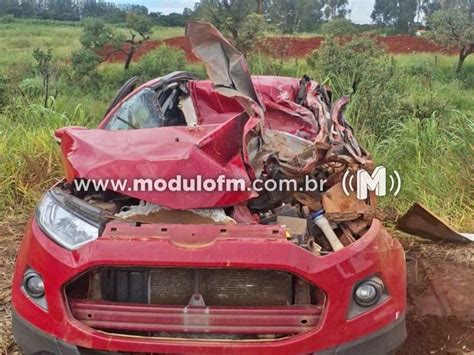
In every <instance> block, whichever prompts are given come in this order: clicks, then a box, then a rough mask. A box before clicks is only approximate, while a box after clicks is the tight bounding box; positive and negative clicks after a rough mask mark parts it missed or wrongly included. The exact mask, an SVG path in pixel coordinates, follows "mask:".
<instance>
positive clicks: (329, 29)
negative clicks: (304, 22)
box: [321, 18, 359, 36]
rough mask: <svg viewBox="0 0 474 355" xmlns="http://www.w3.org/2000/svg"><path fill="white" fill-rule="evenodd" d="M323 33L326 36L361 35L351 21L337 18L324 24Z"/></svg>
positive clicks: (322, 26)
mask: <svg viewBox="0 0 474 355" xmlns="http://www.w3.org/2000/svg"><path fill="white" fill-rule="evenodd" d="M321 33H322V34H323V35H325V36H352V35H355V34H357V33H359V29H358V28H357V26H356V25H355V24H354V23H352V22H351V20H348V19H345V18H337V19H334V20H332V21H329V22H325V23H323V24H322V25H321Z"/></svg>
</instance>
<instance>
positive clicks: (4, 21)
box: [0, 15, 15, 23]
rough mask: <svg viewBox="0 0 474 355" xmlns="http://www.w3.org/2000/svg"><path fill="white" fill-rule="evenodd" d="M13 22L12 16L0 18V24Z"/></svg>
mask: <svg viewBox="0 0 474 355" xmlns="http://www.w3.org/2000/svg"><path fill="white" fill-rule="evenodd" d="M14 21H15V17H14V16H13V15H4V16H0V23H12V22H14Z"/></svg>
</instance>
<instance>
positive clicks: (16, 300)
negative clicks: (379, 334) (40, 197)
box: [12, 220, 406, 354]
mask: <svg viewBox="0 0 474 355" xmlns="http://www.w3.org/2000/svg"><path fill="white" fill-rule="evenodd" d="M166 227H167V228H168V231H169V232H168V234H167V235H159V233H158V230H159V228H158V226H156V225H142V226H141V227H132V226H130V225H128V224H114V228H115V230H114V231H112V229H111V227H109V228H107V230H106V231H105V232H104V235H103V236H102V237H101V238H99V239H98V240H96V241H94V242H91V243H90V244H87V245H85V246H83V247H81V248H80V249H79V250H76V251H73V252H71V251H68V250H65V249H64V248H62V247H60V246H58V245H57V244H56V243H54V242H53V241H51V240H50V239H49V238H48V237H47V236H46V235H45V234H44V233H43V232H42V230H41V229H40V228H39V227H38V225H37V224H36V222H35V221H32V222H31V223H30V225H29V227H28V230H27V232H26V235H25V238H24V240H23V243H22V245H21V248H20V253H19V255H18V258H17V265H16V270H15V276H14V280H13V299H12V300H13V308H14V309H15V310H16V312H17V313H18V314H19V315H20V316H21V317H23V318H24V319H26V320H28V321H29V322H31V324H33V325H34V326H35V327H37V328H39V329H40V330H42V331H43V332H45V333H48V334H50V335H52V336H55V337H58V338H59V339H62V340H64V341H66V342H68V343H71V344H75V345H78V346H82V347H86V348H93V349H98V350H109V351H112V350H113V351H140V352H158V353H165V352H172V353H190V352H193V353H222V352H224V349H225V352H226V353H253V354H255V353H258V354H289V353H292V354H294V353H308V352H313V351H318V350H323V349H326V348H331V347H334V346H336V345H338V344H342V343H345V342H348V341H350V340H354V339H358V338H360V337H363V336H365V335H368V334H371V333H373V332H375V331H377V330H379V329H381V328H382V327H384V326H386V325H389V324H391V323H392V322H394V321H395V320H396V319H397V318H399V317H402V316H403V315H404V313H405V308H406V304H405V302H406V300H405V280H404V275H405V262H404V252H403V249H402V247H401V246H400V244H399V242H398V241H396V240H395V239H393V238H392V237H391V236H390V235H389V234H388V233H387V232H386V231H385V230H384V229H383V228H382V226H381V224H380V222H379V221H378V220H373V223H372V226H371V227H370V229H369V231H368V232H367V233H366V234H365V235H364V236H363V237H362V238H361V239H359V240H358V241H356V242H355V243H353V244H352V245H350V246H348V247H346V248H344V249H343V250H340V251H338V252H337V253H333V254H331V255H327V256H324V257H318V256H315V255H314V254H312V253H310V252H308V251H306V250H304V249H302V248H300V247H298V246H296V245H294V244H293V243H291V242H290V241H287V240H286V239H285V238H283V237H282V236H277V237H273V238H269V237H266V236H260V237H258V236H255V233H254V236H250V237H248V238H245V237H242V236H245V232H246V228H257V229H258V228H259V227H262V226H258V225H257V226H240V225H237V226H235V227H234V229H232V230H231V231H229V232H228V233H227V235H226V236H225V237H216V238H215V239H213V240H209V238H207V239H206V240H207V243H205V244H204V246H201V247H197V248H196V247H192V248H187V247H183V246H182V245H181V243H179V241H180V240H181V242H182V239H181V238H178V237H174V236H176V235H181V236H182V235H183V234H185V231H186V229H185V230H181V228H183V227H184V226H180V225H168V226H166ZM191 227H192V228H193V231H194V233H195V235H196V236H198V237H199V236H203V238H205V236H206V235H207V234H208V228H209V226H206V225H200V226H198V225H196V226H191ZM187 228H190V227H189V226H188V227H187ZM239 230H240V231H239ZM182 238H184V237H182ZM176 239H178V242H176ZM188 239H189V238H188ZM188 239H186V238H184V240H188ZM173 240H174V241H173ZM262 250H264V251H265V252H262ZM100 265H117V266H118V265H120V266H131V265H133V266H154V267H156V266H176V265H180V266H182V267H205V268H212V267H218V268H219V267H220V268H222V267H229V266H232V267H236V268H252V269H278V270H283V271H288V272H291V273H294V274H296V275H298V276H300V277H301V278H303V279H305V280H308V281H310V282H311V283H314V284H315V285H317V286H318V287H319V288H320V289H322V290H323V291H324V292H325V294H326V296H327V303H326V306H325V308H324V311H323V314H322V315H321V319H320V321H319V322H318V323H317V326H315V327H313V328H312V329H311V330H309V331H307V332H305V333H302V334H298V335H296V336H292V337H289V338H285V339H282V340H274V341H238V342H235V341H193V340H191V339H189V340H169V339H156V338H155V339H153V338H145V337H128V336H121V335H110V334H106V333H103V332H101V331H97V330H94V329H92V328H89V327H88V326H87V325H85V324H83V323H81V322H79V321H77V320H76V319H74V317H73V316H72V314H71V310H70V308H69V305H68V304H67V302H66V298H65V293H64V286H65V285H66V284H67V283H68V282H69V281H71V280H72V279H74V278H76V277H77V276H78V275H80V274H82V273H83V272H85V271H86V270H90V269H91V268H93V267H96V266H100ZM28 267H32V268H34V269H35V270H36V271H38V272H39V273H40V274H41V275H42V276H43V278H44V280H45V289H46V295H47V301H48V306H49V309H48V311H44V310H43V309H41V308H40V307H39V306H38V305H36V304H35V303H33V302H32V301H31V300H30V299H29V298H28V297H27V296H26V295H25V294H24V293H23V291H22V290H21V283H22V278H23V274H24V272H25V270H26V269H27V268H28ZM374 274H377V275H378V276H380V277H381V278H382V279H383V281H384V283H385V285H386V287H387V289H388V292H389V298H388V299H386V300H385V301H384V302H383V303H382V304H380V305H378V306H376V307H374V308H373V309H370V310H369V311H367V312H366V313H364V314H362V315H359V316H357V317H355V318H353V319H350V320H348V319H347V312H348V307H349V303H350V302H351V300H352V292H353V287H354V285H355V284H356V283H357V282H358V281H360V280H362V279H364V278H366V277H368V276H371V275H374ZM249 322H250V321H249Z"/></svg>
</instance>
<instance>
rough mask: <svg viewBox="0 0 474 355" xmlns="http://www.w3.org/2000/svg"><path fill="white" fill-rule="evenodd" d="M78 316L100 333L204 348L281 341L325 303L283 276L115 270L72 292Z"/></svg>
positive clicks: (93, 274)
mask: <svg viewBox="0 0 474 355" xmlns="http://www.w3.org/2000/svg"><path fill="white" fill-rule="evenodd" d="M67 295H68V298H69V304H70V307H71V313H72V314H73V316H74V317H75V318H76V319H77V320H79V321H81V322H83V323H85V324H86V325H88V326H89V327H91V328H94V329H100V330H103V331H112V332H113V333H123V334H129V335H141V336H154V337H156V336H162V337H177V338H191V339H201V340H213V339H214V340H215V339H228V340H234V339H238V340H245V339H276V338H281V337H288V336H291V335H295V334H298V333H302V332H305V331H308V330H310V329H312V328H314V327H315V326H317V324H318V323H319V320H320V317H321V313H322V309H323V304H324V295H323V294H322V293H321V291H319V290H318V289H317V288H316V287H315V286H313V285H310V284H309V283H307V282H306V281H304V280H301V279H299V278H298V277H296V276H295V275H292V274H290V273H287V272H283V271H278V270H253V269H205V268H200V269H193V268H112V267H105V268H100V269H96V270H92V271H90V272H89V273H87V274H85V275H83V276H82V277H81V278H80V279H78V280H76V281H75V282H73V283H72V284H70V285H69V286H68V287H67Z"/></svg>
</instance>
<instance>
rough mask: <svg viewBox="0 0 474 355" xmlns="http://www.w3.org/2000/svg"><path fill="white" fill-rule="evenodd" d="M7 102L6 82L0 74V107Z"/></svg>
mask: <svg viewBox="0 0 474 355" xmlns="http://www.w3.org/2000/svg"><path fill="white" fill-rule="evenodd" d="M7 102H8V83H7V80H6V79H4V78H2V77H1V76H0V109H1V108H2V107H3V106H4V105H6V104H7Z"/></svg>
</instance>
